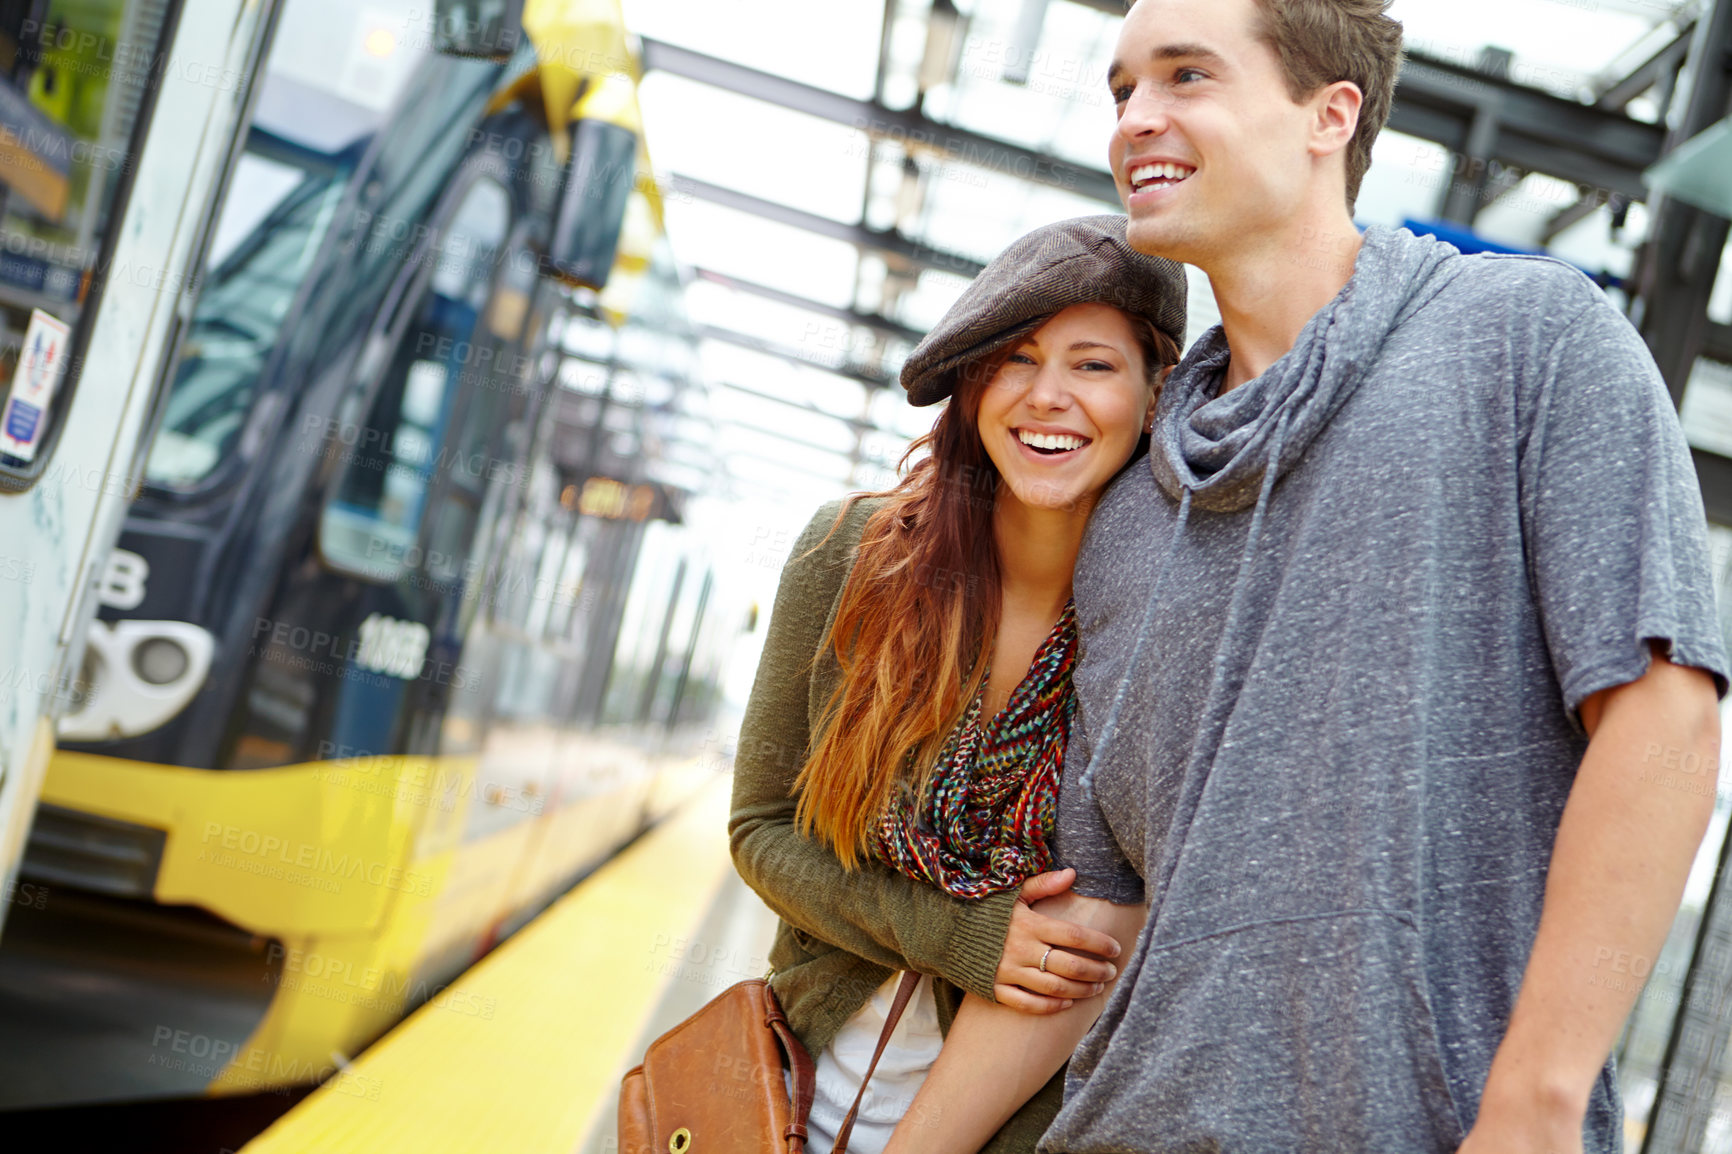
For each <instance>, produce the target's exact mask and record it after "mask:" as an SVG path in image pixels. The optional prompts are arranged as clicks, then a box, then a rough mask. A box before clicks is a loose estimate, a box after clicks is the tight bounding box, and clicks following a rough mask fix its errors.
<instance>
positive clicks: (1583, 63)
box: [1390, 0, 1696, 96]
mask: <svg viewBox="0 0 1732 1154" xmlns="http://www.w3.org/2000/svg"><path fill="white" fill-rule="evenodd" d="M1695 6H1696V4H1695V0H1450V3H1448V4H1439V3H1437V0H1395V3H1394V5H1393V6H1392V7H1391V9H1390V15H1392V16H1394V17H1395V18H1396V19H1397V20H1400V21H1401V22H1402V25H1403V26H1404V28H1405V29H1406V33H1407V46H1408V50H1409V51H1411V52H1416V53H1423V54H1425V55H1428V56H1435V57H1439V58H1441V59H1444V60H1449V61H1453V62H1455V63H1458V64H1462V65H1466V66H1468V67H1472V66H1474V65H1475V64H1476V63H1477V62H1478V60H1479V54H1480V51H1481V50H1482V49H1484V48H1487V47H1497V48H1507V49H1509V50H1510V51H1512V52H1513V53H1514V54H1515V59H1514V61H1513V63H1512V65H1511V68H1510V78H1511V79H1512V80H1514V81H1516V82H1517V83H1518V84H1529V85H1533V86H1534V87H1536V88H1545V89H1548V90H1550V91H1553V92H1557V93H1559V94H1560V95H1572V96H1573V95H1576V94H1577V92H1578V90H1580V89H1584V88H1588V87H1591V86H1592V83H1593V81H1594V79H1595V78H1596V77H1597V76H1599V75H1600V74H1601V73H1602V71H1603V70H1605V69H1606V68H1607V67H1608V66H1610V65H1612V64H1613V63H1615V62H1616V61H1618V60H1619V59H1620V57H1622V56H1623V55H1624V54H1625V52H1626V51H1627V50H1628V49H1629V48H1630V46H1631V45H1632V44H1634V43H1635V42H1636V41H1638V40H1640V39H1641V38H1642V37H1643V36H1644V35H1645V34H1647V33H1648V31H1649V30H1650V29H1652V28H1653V27H1654V26H1655V25H1657V24H1661V23H1664V22H1665V21H1666V20H1668V19H1669V18H1671V17H1672V16H1674V15H1675V14H1677V13H1678V12H1679V11H1680V10H1683V9H1693V8H1695ZM1639 63H1641V62H1640V61H1639V60H1638V61H1633V62H1632V64H1639Z"/></svg>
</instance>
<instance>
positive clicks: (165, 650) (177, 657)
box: [132, 637, 192, 685]
mask: <svg viewBox="0 0 1732 1154" xmlns="http://www.w3.org/2000/svg"><path fill="white" fill-rule="evenodd" d="M190 665H192V656H191V655H190V654H188V653H187V651H186V646H184V645H182V644H181V643H180V642H178V641H176V640H174V639H173V638H172V637H152V638H150V639H148V640H146V641H144V642H141V643H140V644H139V646H138V648H136V649H134V650H133V651H132V669H133V672H134V673H137V674H138V675H139V677H141V678H142V679H144V680H145V681H148V682H149V683H150V684H152V685H168V684H171V683H173V682H176V681H179V680H180V679H181V678H182V677H185V676H186V671H187V668H188V667H189V666H190Z"/></svg>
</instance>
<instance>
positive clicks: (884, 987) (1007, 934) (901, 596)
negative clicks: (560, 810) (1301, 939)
mask: <svg viewBox="0 0 1732 1154" xmlns="http://www.w3.org/2000/svg"><path fill="white" fill-rule="evenodd" d="M1184 302H1185V278H1184V273H1183V270H1182V269H1181V268H1180V266H1178V265H1176V264H1173V263H1172V262H1170V261H1164V260H1160V259H1158V258H1154V257H1149V256H1145V255H1143V254H1141V253H1138V252H1136V251H1135V250H1134V249H1132V248H1130V247H1129V245H1128V244H1126V243H1125V238H1124V218H1123V217H1115V216H1103V217H1087V218H1082V219H1079V220H1072V221H1065V222H1063V223H1061V224H1056V225H1050V226H1047V227H1045V228H1042V229H1038V230H1036V231H1035V232H1033V233H1031V234H1030V235H1028V236H1026V237H1024V238H1023V239H1022V240H1019V241H1018V242H1016V243H1015V244H1014V245H1012V246H1011V247H1010V248H1009V249H1007V250H1006V251H1005V252H1004V254H1002V255H1001V256H1000V257H999V258H998V259H997V260H995V261H993V262H992V264H991V265H989V266H988V267H987V268H986V269H985V271H983V272H982V273H981V274H980V276H979V277H978V278H976V280H975V281H974V283H973V284H972V285H970V286H969V288H968V290H967V291H966V292H964V294H963V295H962V297H961V299H959V300H958V301H957V303H956V305H955V306H954V307H953V308H952V309H951V310H950V312H949V313H948V314H947V315H946V316H945V318H944V320H943V321H942V322H941V323H940V324H939V325H938V327H937V328H935V329H934V330H933V331H932V332H931V333H930V334H929V335H928V336H927V338H926V339H925V340H924V341H922V342H921V344H920V347H919V348H917V349H916V350H915V352H914V354H913V356H912V357H910V358H909V361H908V363H907V365H906V366H905V367H904V368H903V372H902V381H903V384H904V385H905V386H906V387H907V389H908V394H909V400H910V402H912V403H914V404H916V405H926V404H932V403H934V402H937V401H939V400H942V399H944V398H945V397H947V396H948V397H951V403H950V404H949V405H948V406H947V407H946V408H945V410H944V411H943V412H942V413H941V414H940V416H939V418H938V421H937V423H936V424H935V425H934V427H933V430H932V432H931V433H930V434H928V435H927V436H925V437H923V438H921V440H919V441H918V442H916V443H915V445H914V447H913V448H912V449H910V451H909V458H912V457H913V456H914V454H915V453H917V452H919V451H921V450H926V451H927V453H928V455H927V456H925V457H923V458H922V459H920V460H919V461H917V462H916V463H914V464H913V465H912V467H908V468H907V469H906V475H905V476H904V478H903V480H902V482H901V483H900V484H899V485H897V486H896V487H895V488H894V489H892V490H890V491H889V492H886V493H880V494H875V495H872V496H870V497H866V498H855V499H851V500H850V501H848V502H843V503H839V504H833V505H827V506H825V507H824V508H823V509H821V510H819V512H818V515H817V517H815V518H814V519H813V521H812V523H811V525H810V526H808V528H807V529H806V531H805V533H804V534H802V536H801V538H800V541H799V542H798V543H797V544H796V545H795V547H794V549H793V552H792V554H791V559H790V561H789V563H788V566H787V569H786V570H785V571H784V573H783V577H782V583H781V589H780V592H779V593H778V594H777V598H776V609H775V613H774V615H773V617H772V619H771V622H770V629H769V635H768V638H767V640H766V642H765V647H764V653H763V657H762V659H761V661H760V664H759V667H758V677H757V682H756V684H755V686H754V687H753V690H752V697H751V701H750V703H749V704H748V706H747V710H746V717H745V721H744V723H743V725H742V727H741V734H740V745H739V753H738V757H737V760H736V768H735V784H734V804H733V815H732V818H731V820H730V823H729V828H730V833H731V836H732V844H733V853H734V862H735V864H736V866H737V867H738V869H739V871H740V874H741V876H742V877H744V878H745V880H746V881H747V883H748V884H750V885H751V886H752V888H753V889H755V890H756V891H757V892H758V894H759V895H760V896H761V897H762V898H763V899H764V901H765V903H766V904H768V905H769V906H770V908H771V909H773V910H774V911H775V912H776V913H778V914H779V915H780V916H781V918H782V922H781V924H780V926H779V927H778V931H777V935H776V940H775V944H774V947H773V948H772V950H771V953H770V961H771V964H772V965H773V966H774V967H775V976H774V978H773V979H772V986H773V988H774V989H775V992H776V994H777V996H778V998H779V999H780V1000H781V1003H782V1007H783V1010H784V1011H785V1012H786V1014H787V1016H788V1020H789V1022H790V1023H791V1024H792V1026H793V1028H794V1030H795V1032H796V1033H797V1034H798V1035H799V1036H800V1038H801V1041H802V1042H804V1043H805V1045H806V1047H807V1049H808V1050H809V1051H810V1052H811V1053H812V1054H813V1056H814V1058H815V1059H816V1061H817V1065H818V1100H817V1102H816V1103H815V1104H814V1106H813V1109H812V1116H811V1128H812V1132H813V1133H812V1140H811V1143H810V1145H809V1146H808V1149H809V1150H812V1151H814V1152H815V1154H824V1152H825V1151H828V1150H829V1149H830V1145H831V1142H832V1140H833V1137H834V1134H835V1131H836V1128H837V1126H838V1124H839V1123H840V1121H841V1118H842V1115H843V1114H844V1113H845V1112H846V1111H847V1109H848V1107H849V1105H850V1104H851V1103H852V1101H853V1099H854V1096H855V1092H856V1091H857V1090H858V1089H859V1086H860V1081H861V1078H862V1077H863V1075H864V1072H865V1067H866V1064H867V1062H868V1061H869V1060H870V1057H871V1054H872V1051H873V1049H874V1048H875V1046H876V1044H877V1041H878V1037H879V1033H880V1031H881V1029H882V1027H883V1024H884V1022H885V1020H886V1015H887V1013H888V1011H889V1006H890V1000H891V991H892V990H893V989H894V988H895V985H896V981H897V977H898V973H897V972H898V971H901V970H913V971H917V972H919V973H920V974H922V975H926V977H925V978H923V980H922V981H921V983H920V986H919V989H918V991H917V993H916V996H915V999H914V1001H913V1003H912V1004H910V1006H909V1007H908V1010H907V1012H906V1013H905V1014H904V1016H903V1019H902V1023H901V1024H900V1025H899V1026H898V1028H897V1030H896V1033H895V1034H894V1036H893V1038H892V1042H891V1047H890V1049H889V1050H888V1051H886V1053H885V1055H884V1058H883V1060H882V1061H881V1062H880V1063H879V1066H878V1069H877V1073H876V1074H875V1075H874V1076H873V1079H872V1084H871V1086H870V1088H869V1094H868V1096H867V1098H866V1100H865V1102H864V1103H863V1105H862V1108H861V1114H860V1118H859V1120H858V1121H857V1123H856V1125H855V1129H854V1131H853V1137H852V1139H851V1142H850V1149H851V1150H852V1151H853V1152H854V1154H876V1152H878V1151H881V1150H882V1149H883V1147H884V1145H885V1143H886V1142H887V1141H888V1140H889V1138H890V1134H891V1132H892V1130H893V1129H894V1127H895V1125H896V1122H897V1120H898V1119H899V1118H900V1117H901V1115H902V1112H903V1110H905V1109H906V1106H907V1103H908V1102H909V1101H910V1100H911V1099H912V1097H913V1094H914V1092H915V1091H916V1090H917V1089H918V1088H919V1085H920V1082H921V1080H922V1079H923V1078H924V1076H925V1072H926V1071H927V1069H929V1068H930V1066H931V1064H932V1062H933V1060H934V1059H935V1058H936V1056H937V1053H938V1050H939V1048H940V1046H941V1045H942V1034H943V1032H944V1031H945V1030H947V1029H948V1027H949V1024H950V1021H951V1019H952V1017H953V1016H954V1014H955V1011H956V1008H957V1006H958V1004H959V1003H960V1002H961V999H962V996H963V994H964V993H968V992H972V993H974V994H976V995H978V996H980V997H981V998H984V999H987V1000H989V1001H996V1002H999V1003H1001V1004H1003V1005H1006V1006H1011V1007H1014V1008H1015V1009H1018V1010H1021V1011H1024V1012H1027V1013H1035V1014H1046V1013H1059V1012H1064V1011H1067V1010H1069V1009H1070V1008H1071V1007H1072V1006H1073V1005H1074V1004H1077V1003H1079V1002H1086V1001H1087V1000H1089V999H1093V998H1096V997H1097V996H1098V995H1099V994H1100V993H1101V992H1102V991H1103V989H1104V988H1105V986H1106V984H1107V983H1109V982H1110V981H1111V980H1112V978H1113V977H1114V976H1115V973H1116V971H1115V970H1114V968H1113V967H1112V966H1111V964H1110V963H1108V962H1106V961H1103V960H1101V959H1103V958H1107V957H1111V956H1113V955H1116V954H1117V953H1118V952H1119V946H1118V943H1117V942H1116V941H1114V940H1113V938H1112V937H1111V936H1109V935H1106V934H1102V933H1099V932H1096V931H1093V930H1089V929H1087V928H1085V927H1083V926H1081V925H1078V924H1075V923H1073V922H1067V921H1065V920H1062V919H1060V918H1055V917H1050V916H1046V915H1044V914H1042V913H1040V912H1037V911H1035V910H1034V909H1032V908H1031V903H1032V902H1034V901H1036V900H1039V899H1041V898H1045V897H1051V896H1054V895H1058V894H1060V893H1062V892H1063V891H1064V890H1065V889H1066V888H1067V887H1068V885H1069V882H1070V880H1071V875H1070V874H1069V873H1068V871H1066V872H1062V873H1053V872H1050V869H1051V866H1050V852H1049V848H1048V843H1049V840H1050V837H1051V835H1052V830H1053V811H1054V806H1055V803H1056V798H1057V791H1058V778H1059V773H1060V769H1061V763H1062V759H1063V755H1064V747H1065V741H1066V738H1067V736H1068V732H1069V725H1070V720H1071V716H1072V713H1073V712H1074V698H1073V696H1072V694H1071V689H1070V676H1069V674H1070V667H1071V663H1072V662H1073V661H1074V659H1075V652H1076V623H1075V618H1074V613H1073V610H1072V607H1071V605H1070V581H1071V572H1072V568H1073V567H1074V564H1075V560H1076V555H1077V552H1078V549H1079V548H1080V546H1081V543H1082V534H1083V530H1084V528H1085V526H1086V524H1087V520H1088V515H1089V511H1090V510H1091V509H1092V508H1093V506H1094V504H1095V502H1096V500H1097V499H1098V497H1099V495H1100V493H1101V492H1102V490H1103V489H1104V488H1105V487H1106V485H1107V484H1108V483H1109V482H1110V481H1111V480H1112V479H1113V477H1114V476H1115V475H1116V474H1118V473H1119V471H1120V470H1121V469H1122V468H1124V466H1125V465H1126V463H1127V462H1128V461H1129V460H1130V459H1131V458H1132V456H1133V454H1134V453H1135V452H1136V450H1137V449H1138V447H1139V442H1140V440H1141V437H1142V434H1144V433H1145V432H1146V429H1147V422H1148V420H1149V418H1150V416H1151V414H1152V411H1153V403H1154V397H1155V394H1156V391H1157V389H1158V386H1159V382H1160V381H1161V380H1162V379H1164V370H1166V369H1168V368H1170V366H1172V365H1173V364H1174V363H1176V362H1177V360H1178V357H1179V349H1180V342H1181V340H1182V338H1183V332H1184V315H1185V314H1184ZM952 394H954V395H952ZM909 458H904V464H905V466H906V465H907V461H908V459H909ZM1078 900H1081V899H1078ZM1084 955H1095V956H1094V957H1089V956H1084ZM1094 1005H1095V1008H1096V1009H1095V1012H1098V1002H1096V1003H1094ZM1061 1091H1062V1076H1060V1077H1055V1078H1053V1079H1052V1080H1051V1081H1049V1082H1047V1084H1046V1085H1045V1086H1044V1088H1042V1089H1040V1092H1039V1093H1037V1094H1035V1095H1034V1097H1033V1098H1032V1099H1031V1100H1030V1101H1029V1102H1028V1103H1027V1104H1026V1105H1025V1106H1024V1107H1023V1108H1022V1109H1021V1110H1020V1111H1019V1112H1018V1113H1017V1114H1016V1115H1015V1116H1014V1117H1013V1118H1011V1120H1010V1121H1009V1122H1007V1123H1006V1124H1005V1125H1004V1126H1003V1128H1002V1129H1000V1130H999V1131H998V1132H997V1134H996V1135H995V1136H994V1137H993V1138H992V1140H991V1142H989V1143H988V1144H987V1145H986V1146H985V1147H984V1149H986V1150H988V1151H993V1152H995V1154H996V1152H1008V1151H1032V1150H1033V1149H1034V1147H1035V1142H1036V1140H1037V1139H1038V1138H1039V1136H1040V1134H1041V1132H1042V1131H1043V1130H1044V1129H1045V1128H1046V1125H1047V1123H1049V1122H1050V1121H1051V1120H1052V1118H1053V1116H1054V1115H1055V1114H1056V1112H1057V1109H1058V1105H1059V1098H1060V1094H1061ZM913 1121H914V1122H915V1123H916V1124H918V1122H919V1120H918V1119H915V1120H913Z"/></svg>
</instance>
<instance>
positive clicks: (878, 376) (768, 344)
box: [698, 325, 896, 389]
mask: <svg viewBox="0 0 1732 1154" xmlns="http://www.w3.org/2000/svg"><path fill="white" fill-rule="evenodd" d="M698 336H699V338H700V339H704V340H712V341H722V342H724V343H726V344H730V345H737V346H738V347H740V348H742V349H751V350H752V351H753V352H756V353H763V354H764V355H766V356H771V357H777V358H780V359H781V360H784V361H788V362H790V363H792V364H796V365H805V366H806V367H807V368H811V369H818V370H820V371H822V372H826V373H830V374H832V375H834V376H838V377H844V378H846V379H847V380H850V381H856V382H858V383H860V384H862V385H865V386H867V387H868V388H874V389H883V388H888V387H889V386H891V385H892V384H894V383H895V381H896V378H894V377H892V376H891V375H890V374H889V373H885V372H882V371H878V370H874V369H873V368H871V367H870V366H867V365H858V364H843V365H834V364H830V363H828V362H826V361H823V360H820V359H819V358H817V357H815V356H813V355H812V354H810V353H807V352H804V351H802V350H800V349H796V348H790V347H789V346H787V345H784V344H778V343H777V342H775V341H767V340H764V339H763V338H762V337H755V336H752V335H750V334H749V333H742V332H736V331H735V330H733V329H726V328H721V327H718V326H716V325H699V326H698Z"/></svg>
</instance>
